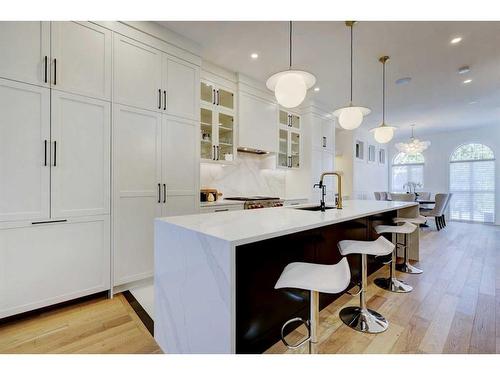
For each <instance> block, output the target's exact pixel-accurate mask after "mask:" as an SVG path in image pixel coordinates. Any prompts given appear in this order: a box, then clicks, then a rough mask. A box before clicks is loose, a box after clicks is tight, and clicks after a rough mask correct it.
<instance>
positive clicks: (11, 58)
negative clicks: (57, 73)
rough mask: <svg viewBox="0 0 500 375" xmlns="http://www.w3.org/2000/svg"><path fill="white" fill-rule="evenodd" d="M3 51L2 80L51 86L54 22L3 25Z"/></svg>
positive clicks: (0, 31) (0, 30)
mask: <svg viewBox="0 0 500 375" xmlns="http://www.w3.org/2000/svg"><path fill="white" fill-rule="evenodd" d="M0 51H2V53H1V58H0V77H2V78H8V79H12V80H16V81H21V82H26V83H31V84H35V85H46V86H48V85H49V81H50V77H49V75H50V67H49V64H50V22H25V21H22V22H18V21H3V22H0Z"/></svg>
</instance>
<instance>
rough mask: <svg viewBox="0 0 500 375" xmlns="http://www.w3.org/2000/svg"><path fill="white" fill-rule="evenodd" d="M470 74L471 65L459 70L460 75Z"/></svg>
mask: <svg viewBox="0 0 500 375" xmlns="http://www.w3.org/2000/svg"><path fill="white" fill-rule="evenodd" d="M469 72H470V66H469V65H464V66H461V67H460V68H458V74H465V73H469Z"/></svg>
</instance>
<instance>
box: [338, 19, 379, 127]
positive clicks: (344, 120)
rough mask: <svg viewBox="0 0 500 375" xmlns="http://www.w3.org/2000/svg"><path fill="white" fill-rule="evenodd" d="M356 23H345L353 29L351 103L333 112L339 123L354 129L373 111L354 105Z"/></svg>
mask: <svg viewBox="0 0 500 375" xmlns="http://www.w3.org/2000/svg"><path fill="white" fill-rule="evenodd" d="M355 23H356V22H355V21H346V23H345V24H346V26H347V27H349V28H350V31H351V96H350V100H349V105H348V106H347V107H343V108H340V109H337V110H336V111H335V112H333V114H334V115H335V116H337V118H338V119H339V125H340V126H341V127H342V128H344V129H347V130H353V129H356V128H357V127H359V126H360V125H361V123H362V122H363V116H366V115H368V114H370V112H371V110H370V109H369V108H366V107H359V106H353V105H352V29H353V27H354V24H355Z"/></svg>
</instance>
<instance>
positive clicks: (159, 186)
mask: <svg viewBox="0 0 500 375" xmlns="http://www.w3.org/2000/svg"><path fill="white" fill-rule="evenodd" d="M158 203H161V184H160V183H158Z"/></svg>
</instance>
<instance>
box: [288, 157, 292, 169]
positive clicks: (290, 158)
mask: <svg viewBox="0 0 500 375" xmlns="http://www.w3.org/2000/svg"><path fill="white" fill-rule="evenodd" d="M288 168H292V157H291V156H289V157H288Z"/></svg>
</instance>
